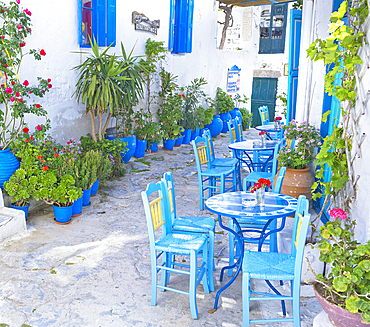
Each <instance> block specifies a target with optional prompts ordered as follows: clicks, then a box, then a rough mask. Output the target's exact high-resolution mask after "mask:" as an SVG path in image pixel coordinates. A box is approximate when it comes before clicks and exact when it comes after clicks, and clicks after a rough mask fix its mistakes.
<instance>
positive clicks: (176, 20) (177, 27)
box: [168, 0, 194, 54]
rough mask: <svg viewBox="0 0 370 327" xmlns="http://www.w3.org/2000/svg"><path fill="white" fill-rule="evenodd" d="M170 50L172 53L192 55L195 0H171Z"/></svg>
mask: <svg viewBox="0 0 370 327" xmlns="http://www.w3.org/2000/svg"><path fill="white" fill-rule="evenodd" d="M170 5H171V7H170V31H169V40H168V49H169V50H170V51H171V53H179V54H180V53H191V51H192V42H193V13H194V0H170Z"/></svg>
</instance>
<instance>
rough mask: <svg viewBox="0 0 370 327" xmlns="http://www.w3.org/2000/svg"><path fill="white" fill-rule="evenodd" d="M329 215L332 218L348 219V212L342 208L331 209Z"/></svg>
mask: <svg viewBox="0 0 370 327" xmlns="http://www.w3.org/2000/svg"><path fill="white" fill-rule="evenodd" d="M329 215H330V219H331V220H335V219H336V218H340V219H343V220H344V219H347V213H346V212H345V211H344V210H342V209H340V208H338V209H332V210H329Z"/></svg>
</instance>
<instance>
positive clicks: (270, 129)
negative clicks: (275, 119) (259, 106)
mask: <svg viewBox="0 0 370 327" xmlns="http://www.w3.org/2000/svg"><path fill="white" fill-rule="evenodd" d="M255 129H256V130H257V131H266V132H275V133H277V132H280V131H281V130H282V127H280V129H277V128H276V125H275V124H271V125H260V126H256V127H255Z"/></svg>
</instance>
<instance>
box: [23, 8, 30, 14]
mask: <svg viewBox="0 0 370 327" xmlns="http://www.w3.org/2000/svg"><path fill="white" fill-rule="evenodd" d="M23 11H24V12H25V13H26V14H27V15H29V16H31V15H32V13H31V12H30V11H29V10H28V9H25V10H23Z"/></svg>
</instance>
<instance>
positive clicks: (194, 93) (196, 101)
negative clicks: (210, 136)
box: [180, 77, 208, 130]
mask: <svg viewBox="0 0 370 327" xmlns="http://www.w3.org/2000/svg"><path fill="white" fill-rule="evenodd" d="M206 84H207V81H206V80H205V79H204V78H203V77H201V78H195V79H194V80H192V81H191V82H190V84H189V85H187V86H186V87H185V88H180V93H181V94H184V101H183V102H182V106H181V111H182V114H183V120H182V123H181V125H182V126H183V127H184V128H185V129H191V130H195V129H197V128H198V127H200V126H202V124H203V119H204V118H203V112H204V109H203V108H201V109H200V107H201V105H202V104H203V103H204V102H206V101H207V99H208V97H207V95H206V94H205V92H204V91H203V90H202V87H203V86H204V85H206Z"/></svg>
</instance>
